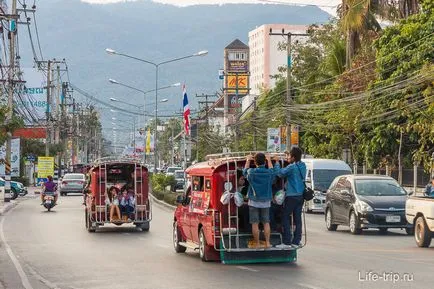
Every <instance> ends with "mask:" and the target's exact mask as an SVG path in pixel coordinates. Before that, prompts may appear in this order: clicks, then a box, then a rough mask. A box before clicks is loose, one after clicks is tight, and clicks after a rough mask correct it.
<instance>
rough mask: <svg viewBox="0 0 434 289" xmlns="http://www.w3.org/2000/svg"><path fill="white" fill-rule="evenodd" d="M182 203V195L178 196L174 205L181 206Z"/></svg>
mask: <svg viewBox="0 0 434 289" xmlns="http://www.w3.org/2000/svg"><path fill="white" fill-rule="evenodd" d="M183 202H184V197H183V196H182V195H178V196H177V197H176V203H177V204H182V203H183Z"/></svg>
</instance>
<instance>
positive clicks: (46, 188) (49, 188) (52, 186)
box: [41, 176, 57, 205]
mask: <svg viewBox="0 0 434 289" xmlns="http://www.w3.org/2000/svg"><path fill="white" fill-rule="evenodd" d="M47 179H48V180H47V181H46V182H45V183H44V184H43V186H42V194H41V205H43V204H44V197H45V192H51V193H54V204H56V203H57V184H56V183H55V182H53V177H52V176H47Z"/></svg>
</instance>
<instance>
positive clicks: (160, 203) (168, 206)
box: [149, 193, 176, 210]
mask: <svg viewBox="0 0 434 289" xmlns="http://www.w3.org/2000/svg"><path fill="white" fill-rule="evenodd" d="M149 195H150V196H151V198H152V202H155V203H157V204H158V205H160V206H163V207H165V208H166V209H170V210H175V209H176V206H173V205H169V204H168V203H166V202H165V201H161V200H159V199H157V198H156V197H154V195H153V194H152V193H151V194H149Z"/></svg>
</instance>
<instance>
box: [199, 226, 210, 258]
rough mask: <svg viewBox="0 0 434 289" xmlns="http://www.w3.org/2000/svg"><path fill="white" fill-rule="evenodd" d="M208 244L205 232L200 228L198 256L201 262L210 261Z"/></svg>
mask: <svg viewBox="0 0 434 289" xmlns="http://www.w3.org/2000/svg"><path fill="white" fill-rule="evenodd" d="M209 250H210V248H209V246H208V245H207V243H206V238H205V232H204V231H203V228H200V232H199V256H200V259H201V260H202V261H203V262H208V261H210V259H209Z"/></svg>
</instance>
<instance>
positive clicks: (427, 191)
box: [425, 176, 434, 198]
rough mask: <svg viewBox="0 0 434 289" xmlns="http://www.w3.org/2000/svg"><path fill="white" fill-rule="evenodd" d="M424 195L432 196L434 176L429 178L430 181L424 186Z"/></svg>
mask: <svg viewBox="0 0 434 289" xmlns="http://www.w3.org/2000/svg"><path fill="white" fill-rule="evenodd" d="M425 195H426V196H427V197H430V198H434V176H432V178H431V183H429V184H428V185H427V186H426V188H425Z"/></svg>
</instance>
